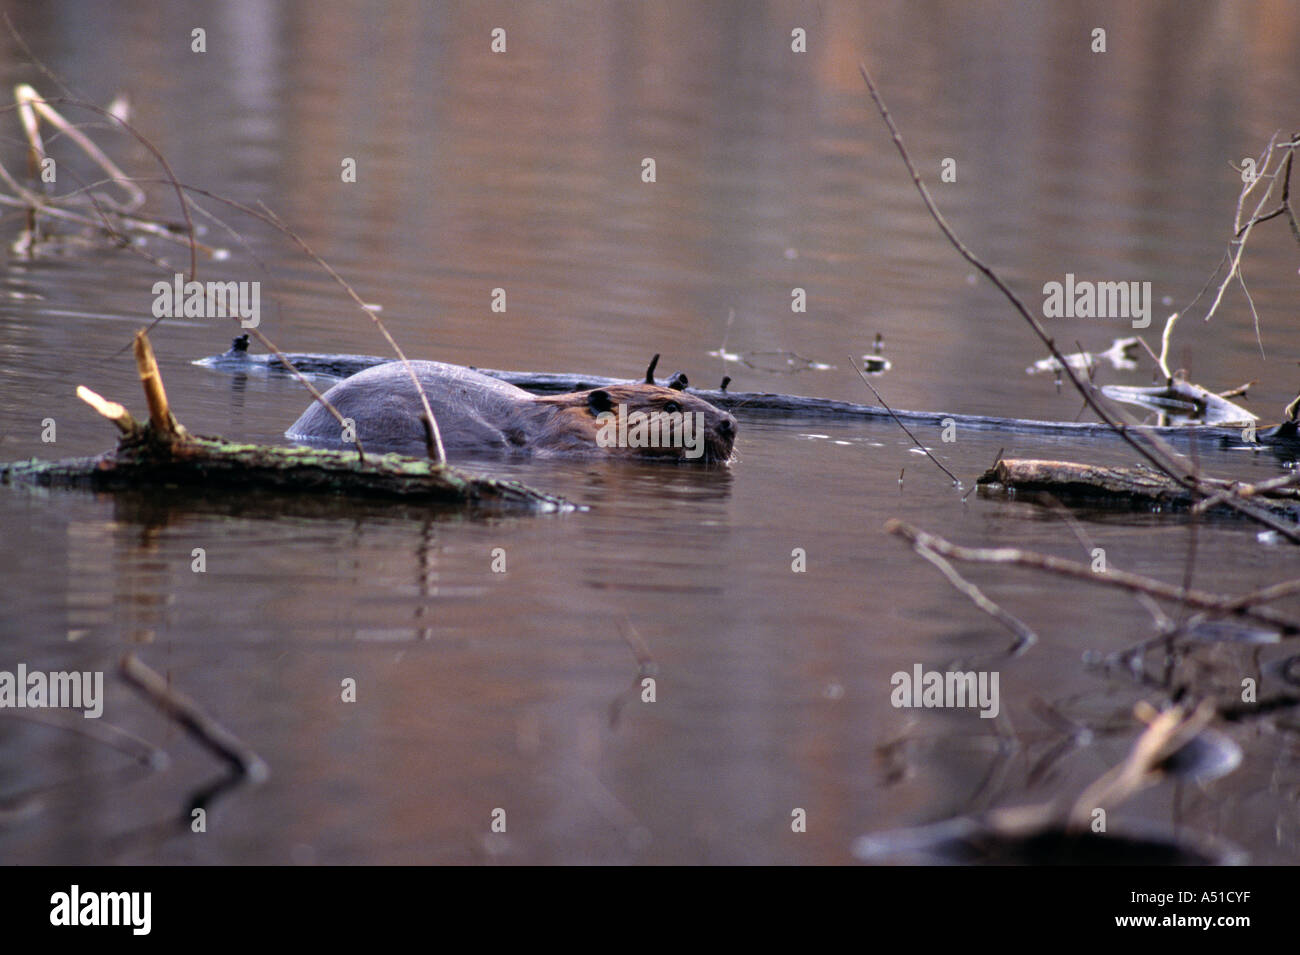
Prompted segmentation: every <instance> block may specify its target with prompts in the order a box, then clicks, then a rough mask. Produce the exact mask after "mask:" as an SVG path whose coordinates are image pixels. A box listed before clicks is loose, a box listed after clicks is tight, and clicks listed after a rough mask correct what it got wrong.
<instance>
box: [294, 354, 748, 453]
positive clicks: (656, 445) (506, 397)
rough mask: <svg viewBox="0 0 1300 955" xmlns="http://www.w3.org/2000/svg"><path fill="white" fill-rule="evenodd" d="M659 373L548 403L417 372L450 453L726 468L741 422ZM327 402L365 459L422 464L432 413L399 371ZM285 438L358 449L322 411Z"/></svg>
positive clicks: (450, 368) (355, 383) (417, 366)
mask: <svg viewBox="0 0 1300 955" xmlns="http://www.w3.org/2000/svg"><path fill="white" fill-rule="evenodd" d="M658 357H659V356H657V355H656V356H655V358H656V359H657V358H658ZM654 365H655V362H653V361H652V362H651V363H650V368H649V370H647V372H646V379H645V381H644V382H628V383H626V384H618V385H608V386H606V387H603V388H594V389H592V390H590V391H575V392H570V393H569V394H563V395H548V396H544V397H543V396H537V395H533V394H530V393H529V392H527V391H524V390H523V389H522V388H517V387H515V386H514V385H511V384H508V383H506V382H504V381H501V380H500V379H497V378H492V377H490V376H488V375H484V374H481V373H480V372H477V371H473V370H472V369H469V368H464V367H462V366H460V365H449V364H445V363H443V362H438V361H413V362H411V367H412V369H413V370H414V371H415V375H416V377H417V378H418V379H419V381H420V385H421V387H422V388H423V389H424V393H425V394H426V395H427V396H428V399H429V407H430V408H431V409H432V410H433V415H434V418H435V419H437V422H438V429H439V431H440V433H441V436H442V443H443V446H444V447H445V448H447V449H448V450H457V451H463V452H471V453H472V452H479V453H481V452H489V451H490V452H503V451H504V452H516V453H523V454H535V455H545V456H550V455H606V454H612V455H616V456H629V457H637V458H648V459H654V460H661V461H663V460H668V461H675V462H681V463H688V464H725V463H728V462H729V461H730V460H731V453H732V448H733V446H734V444H735V440H736V430H737V429H736V419H735V418H733V417H732V416H731V415H729V414H728V413H727V412H725V411H722V410H721V409H719V408H715V407H714V406H713V405H711V404H709V403H708V402H707V401H704V400H703V399H701V398H697V397H696V396H694V395H690V394H687V393H686V391H685V388H686V384H687V380H686V376H685V375H682V374H680V373H679V374H677V375H674V376H673V378H672V379H671V380H670V381H669V383H668V387H663V386H661V385H657V384H655V383H654V374H653V373H654ZM324 397H325V399H326V400H327V401H328V402H329V403H330V404H332V405H333V406H334V407H335V408H337V409H338V411H339V413H340V414H341V415H342V416H343V417H344V418H345V419H351V420H352V422H353V423H354V427H355V434H356V437H357V438H358V439H360V441H361V442H362V444H363V445H364V446H365V448H366V450H367V451H370V450H376V451H397V452H400V453H403V454H411V455H420V456H423V455H424V453H425V451H426V448H427V436H426V429H425V426H424V421H423V413H424V409H423V406H422V405H421V403H420V397H419V395H418V394H417V393H416V390H415V386H414V385H413V384H412V383H411V377H410V375H409V374H408V373H407V370H406V368H405V367H404V366H403V364H402V363H401V362H388V363H385V364H382V365H376V366H375V367H373V368H368V369H366V370H365V371H362V372H358V373H357V374H355V375H353V376H352V377H350V378H346V379H344V380H343V381H341V382H339V383H338V384H336V385H335V386H334V387H332V388H331V389H330V390H329V391H327V392H325V396H324ZM285 436H286V437H288V438H289V439H290V440H291V441H297V442H299V443H301V444H310V445H314V446H317V447H331V448H341V447H348V446H350V445H351V443H352V442H351V441H348V440H344V435H343V431H342V428H341V427H340V425H339V422H338V419H336V418H335V417H334V416H333V415H332V414H330V413H329V411H328V410H326V409H325V407H324V406H322V405H321V404H320V403H319V402H313V403H312V405H311V406H310V407H308V408H307V410H306V411H304V412H303V413H302V415H301V416H300V417H299V418H298V420H297V421H295V422H294V423H293V424H292V425H291V426H290V428H289V430H288V431H286V432H285Z"/></svg>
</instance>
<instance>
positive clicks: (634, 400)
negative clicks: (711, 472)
mask: <svg viewBox="0 0 1300 955" xmlns="http://www.w3.org/2000/svg"><path fill="white" fill-rule="evenodd" d="M673 385H674V387H669V388H664V387H662V386H660V385H653V384H644V383H636V384H619V385H608V386H606V387H604V388H595V389H592V390H591V391H575V392H571V393H569V394H565V395H554V396H552V397H545V398H537V399H536V404H537V405H538V406H539V407H542V408H548V409H550V410H551V413H550V414H548V415H546V416H545V417H544V418H543V419H542V424H541V427H542V429H543V433H544V436H543V437H542V438H541V440H538V438H537V436H534V437H533V440H532V442H531V443H532V444H533V445H534V447H541V448H550V449H554V450H564V451H584V450H603V451H605V452H606V453H610V454H620V455H628V456H631V457H650V458H657V459H664V458H670V459H673V460H677V461H680V462H682V463H689V464H723V463H726V462H728V461H730V460H731V452H732V448H733V447H734V446H735V443H736V430H737V429H736V419H735V418H733V417H732V416H731V415H729V414H728V413H727V412H725V411H723V410H721V409H720V408H716V407H714V406H713V405H711V404H709V403H708V402H707V401H705V400H704V399H702V398H697V397H696V396H694V395H689V394H687V393H686V392H685V391H684V390H682V389H683V388H684V387H685V377H684V376H682V378H681V379H680V381H678V380H674V382H673Z"/></svg>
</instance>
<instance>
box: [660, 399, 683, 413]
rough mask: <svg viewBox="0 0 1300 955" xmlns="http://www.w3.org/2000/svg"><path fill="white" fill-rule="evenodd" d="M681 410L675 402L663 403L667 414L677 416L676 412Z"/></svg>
mask: <svg viewBox="0 0 1300 955" xmlns="http://www.w3.org/2000/svg"><path fill="white" fill-rule="evenodd" d="M681 410H682V406H681V405H679V404H678V403H677V402H675V401H665V402H664V411H666V412H668V413H669V414H677V412H679V411H681Z"/></svg>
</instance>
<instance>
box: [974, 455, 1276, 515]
mask: <svg viewBox="0 0 1300 955" xmlns="http://www.w3.org/2000/svg"><path fill="white" fill-rule="evenodd" d="M975 483H976V484H977V485H978V486H979V488H980V492H981V493H982V494H986V495H990V494H991V495H997V494H1005V495H1008V496H1014V495H1018V494H1036V493H1044V492H1045V493H1048V494H1051V495H1052V496H1053V497H1056V498H1059V499H1061V500H1064V501H1072V502H1076V503H1078V502H1089V503H1097V504H1109V505H1116V506H1124V507H1141V508H1153V509H1160V510H1180V509H1188V508H1191V507H1193V506H1196V505H1198V504H1199V503H1200V502H1201V501H1202V500H1205V497H1204V495H1203V494H1193V493H1192V492H1191V491H1189V490H1188V489H1187V488H1185V487H1183V486H1182V485H1181V484H1179V483H1178V482H1177V481H1175V480H1174V479H1173V478H1170V477H1167V476H1165V475H1164V474H1161V473H1159V472H1158V471H1153V470H1151V469H1149V468H1140V467H1118V466H1109V465H1100V464H1081V463H1078V462H1075V461H1040V460H1033V459H1023V458H1021V459H1018V458H1004V459H1002V460H1000V461H998V462H997V464H995V465H993V467H991V468H989V469H988V470H987V471H985V472H984V473H983V474H981V475H980V476H979V478H977V479H976V482H975ZM1201 485H1202V487H1204V488H1207V489H1209V490H1210V491H1211V492H1212V494H1213V492H1219V493H1221V494H1222V495H1223V496H1227V495H1228V494H1234V495H1236V496H1238V497H1246V498H1249V499H1250V501H1251V502H1252V503H1253V504H1255V505H1258V506H1263V507H1265V508H1267V509H1269V510H1271V511H1273V512H1275V513H1282V514H1286V515H1294V514H1295V513H1296V512H1297V511H1300V489H1298V488H1296V487H1295V486H1294V477H1293V476H1292V475H1286V476H1284V477H1283V478H1282V479H1281V480H1280V481H1274V482H1270V483H1266V484H1259V485H1255V484H1244V483H1241V482H1237V481H1224V480H1219V479H1214V478H1204V477H1203V478H1201ZM1215 496H1217V495H1215ZM1205 509H1206V510H1210V511H1214V512H1218V511H1220V510H1225V511H1226V510H1229V508H1227V507H1226V506H1225V505H1223V504H1221V503H1217V502H1215V500H1214V496H1212V497H1211V498H1209V499H1208V501H1207V506H1206V507H1205Z"/></svg>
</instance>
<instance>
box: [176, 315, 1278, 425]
mask: <svg viewBox="0 0 1300 955" xmlns="http://www.w3.org/2000/svg"><path fill="white" fill-rule="evenodd" d="M247 348H248V345H247V342H243V343H242V345H241V343H240V339H236V340H235V345H234V346H233V347H231V348H230V350H229V351H227V352H225V353H224V354H221V355H211V356H209V357H207V358H199V359H197V360H195V362H194V364H196V365H201V366H202V367H204V368H211V369H213V370H214V371H223V372H228V373H233V374H241V373H242V374H248V373H253V374H272V375H274V374H289V371H288V369H286V368H285V367H284V364H283V363H282V362H281V361H280V358H279V356H277V355H251V354H249V353H248V350H247ZM284 357H285V359H286V360H288V361H290V362H292V364H293V366H294V367H295V368H297V369H298V370H299V371H300V372H302V373H303V374H305V375H319V376H323V377H327V378H338V379H341V378H348V377H351V376H352V375H355V374H357V373H358V372H362V371H365V370H366V369H367V368H373V367H374V366H375V365H382V364H386V363H388V362H390V361H393V359H392V358H383V357H381V356H379V355H344V354H338V355H335V354H326V353H315V352H286V353H285V355H284ZM469 367H470V368H471V369H472V370H474V371H477V372H479V373H480V374H484V375H488V376H490V377H492V378H498V379H500V380H501V381H505V382H509V383H510V384H512V385H514V386H515V387H517V388H522V389H524V390H525V391H530V392H533V393H534V394H542V395H549V394H564V393H567V392H571V391H588V390H591V389H593V388H606V387H609V386H610V385H618V384H627V383H628V381H629V379H626V378H607V377H604V376H601V375H574V374H560V373H550V372H536V371H502V370H500V369H495V368H478V367H476V366H472V365H471V366H469ZM671 380H672V379H671V378H664V379H656V382H655V383H656V384H661V385H664V386H665V387H666V386H667V385H668V384H669V382H670V381H671ZM687 390H688V391H689V392H690V393H691V394H693V395H697V396H698V397H700V398H703V399H704V400H705V401H707V402H709V403H710V404H712V405H714V406H715V407H718V408H722V409H723V410H725V411H731V412H735V411H737V410H740V411H742V412H743V413H744V414H746V415H762V414H767V415H778V416H785V417H794V418H804V417H808V418H825V417H839V418H861V419H868V420H880V421H893V420H894V415H896V416H897V417H898V418H899V419H901V420H902V421H904V422H906V423H907V424H918V425H932V426H935V427H945V426H946V425H947V424H948V422H949V420H951V421H953V422H955V423H956V424H957V425H958V426H959V427H963V428H973V429H976V430H981V431H1015V432H1017V433H1020V434H1047V435H1069V436H1076V437H1080V438H1092V437H1107V436H1113V435H1114V433H1115V432H1114V429H1112V428H1111V427H1110V426H1109V425H1107V424H1105V423H1104V422H1090V421H1034V420H1029V419H1024V418H1000V417H996V416H991V415H968V414H958V413H956V412H949V411H901V410H898V409H895V410H894V415H891V414H890V413H889V412H888V411H886V410H885V409H884V408H881V407H878V406H876V405H864V404H857V403H855V402H852V401H835V400H832V399H829V398H811V397H806V396H804V395H783V394H770V393H767V392H754V391H724V390H723V389H721V388H715V389H708V388H694V387H691V388H688V389H687ZM1129 430H1130V431H1134V432H1140V433H1144V434H1148V433H1153V434H1158V435H1160V436H1161V437H1163V438H1166V439H1170V438H1174V439H1177V438H1202V439H1206V438H1208V439H1210V440H1215V441H1219V442H1221V443H1225V444H1233V445H1237V444H1241V443H1242V429H1241V428H1229V427H1216V426H1210V425H1202V426H1186V425H1172V426H1160V425H1133V426H1130V428H1129ZM1270 433H1271V432H1260V440H1261V442H1264V441H1267V440H1269V439H1268V435H1269V434H1270ZM1286 439H1287V436H1279V438H1278V441H1277V443H1279V444H1286V443H1288V441H1287V440H1286ZM1295 443H1296V444H1297V447H1298V448H1300V441H1297V442H1295Z"/></svg>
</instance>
